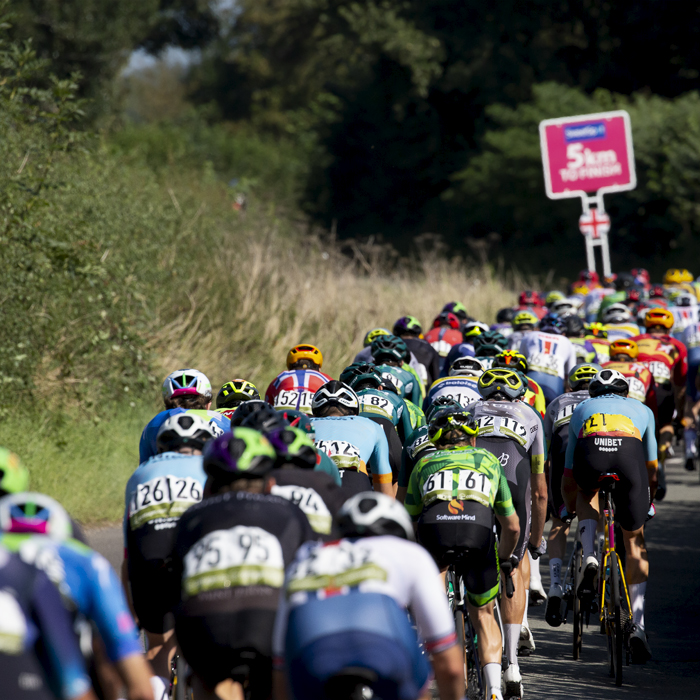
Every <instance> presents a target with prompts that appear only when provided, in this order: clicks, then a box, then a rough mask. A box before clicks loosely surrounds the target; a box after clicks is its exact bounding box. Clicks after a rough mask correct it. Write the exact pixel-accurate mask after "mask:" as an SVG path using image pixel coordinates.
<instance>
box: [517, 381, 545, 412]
mask: <svg viewBox="0 0 700 700" xmlns="http://www.w3.org/2000/svg"><path fill="white" fill-rule="evenodd" d="M526 379H527V391H526V392H525V396H523V401H524V402H525V403H526V404H528V405H529V406H532V407H533V408H534V409H535V410H536V411H537V413H539V414H540V415H541V416H542V418H544V414H545V411H546V410H547V404H546V402H545V399H544V392H543V391H542V387H541V386H540V385H539V384H538V383H537V382H536V381H535V380H534V379H532V378H531V377H526Z"/></svg>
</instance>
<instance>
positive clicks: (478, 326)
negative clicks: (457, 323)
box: [462, 321, 491, 340]
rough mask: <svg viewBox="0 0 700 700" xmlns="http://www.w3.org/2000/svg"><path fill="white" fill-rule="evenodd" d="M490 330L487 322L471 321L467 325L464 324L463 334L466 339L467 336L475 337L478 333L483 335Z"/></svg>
mask: <svg viewBox="0 0 700 700" xmlns="http://www.w3.org/2000/svg"><path fill="white" fill-rule="evenodd" d="M488 330H491V329H490V328H489V327H488V325H486V324H485V323H481V321H470V322H469V323H467V325H466V326H464V329H463V330H462V335H463V336H464V338H465V340H466V339H467V338H474V337H476V336H477V335H481V334H482V333H485V332H486V331H488Z"/></svg>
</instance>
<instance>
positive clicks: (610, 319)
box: [601, 303, 632, 324]
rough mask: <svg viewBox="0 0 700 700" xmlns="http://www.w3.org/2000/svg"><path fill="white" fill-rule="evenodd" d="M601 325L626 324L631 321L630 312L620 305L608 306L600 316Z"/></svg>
mask: <svg viewBox="0 0 700 700" xmlns="http://www.w3.org/2000/svg"><path fill="white" fill-rule="evenodd" d="M601 320H602V321H603V323H606V324H607V323H627V322H628V321H631V320H632V314H631V312H630V310H629V309H628V308H627V307H626V306H625V305H624V304H620V303H615V304H610V306H608V307H607V308H606V309H605V310H604V311H603V313H602V314H601Z"/></svg>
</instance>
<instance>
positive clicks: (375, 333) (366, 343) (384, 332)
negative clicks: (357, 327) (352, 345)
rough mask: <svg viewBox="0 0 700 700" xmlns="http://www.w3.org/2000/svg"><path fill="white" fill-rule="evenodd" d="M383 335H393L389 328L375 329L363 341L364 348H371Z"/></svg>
mask: <svg viewBox="0 0 700 700" xmlns="http://www.w3.org/2000/svg"><path fill="white" fill-rule="evenodd" d="M383 335H391V331H390V330H388V329H387V328H373V329H372V330H371V331H368V332H367V335H366V336H365V339H364V340H363V341H362V346H363V347H365V348H367V347H369V346H370V345H371V344H372V343H373V342H374V341H375V340H376V339H377V338H379V337H381V336H383Z"/></svg>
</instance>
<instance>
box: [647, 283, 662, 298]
mask: <svg viewBox="0 0 700 700" xmlns="http://www.w3.org/2000/svg"><path fill="white" fill-rule="evenodd" d="M665 296H666V290H665V289H664V288H663V286H662V285H660V284H655V285H654V286H653V287H652V288H651V289H650V290H649V298H650V299H663V298H664V297H665Z"/></svg>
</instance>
